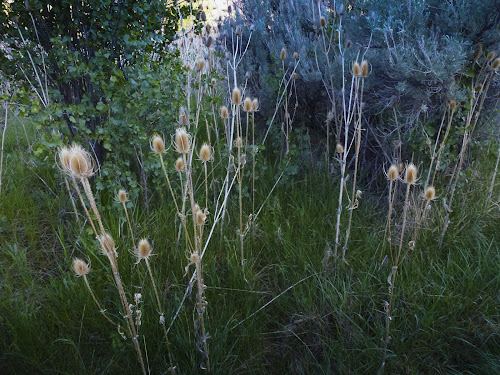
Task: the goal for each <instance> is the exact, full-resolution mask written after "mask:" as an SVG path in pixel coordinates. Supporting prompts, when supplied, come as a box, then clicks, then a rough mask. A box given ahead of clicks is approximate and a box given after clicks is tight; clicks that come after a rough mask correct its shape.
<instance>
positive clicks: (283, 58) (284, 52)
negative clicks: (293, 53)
mask: <svg viewBox="0 0 500 375" xmlns="http://www.w3.org/2000/svg"><path fill="white" fill-rule="evenodd" d="M280 59H281V60H285V59H286V49H285V48H284V47H283V48H282V49H281V52H280Z"/></svg>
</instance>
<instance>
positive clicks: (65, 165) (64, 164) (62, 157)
mask: <svg viewBox="0 0 500 375" xmlns="http://www.w3.org/2000/svg"><path fill="white" fill-rule="evenodd" d="M58 157H59V167H60V168H61V170H62V171H63V172H64V173H66V174H70V173H71V168H70V162H69V161H70V159H71V152H70V150H69V148H67V147H61V148H60V149H59V153H58Z"/></svg>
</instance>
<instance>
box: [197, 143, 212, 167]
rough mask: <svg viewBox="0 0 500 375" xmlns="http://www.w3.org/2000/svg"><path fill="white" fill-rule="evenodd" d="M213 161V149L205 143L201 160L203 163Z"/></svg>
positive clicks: (201, 151)
mask: <svg viewBox="0 0 500 375" xmlns="http://www.w3.org/2000/svg"><path fill="white" fill-rule="evenodd" d="M211 159H212V147H210V146H209V145H208V144H206V143H204V144H203V145H202V146H201V148H200V160H201V161H202V162H203V163H206V162H207V161H209V160H211Z"/></svg>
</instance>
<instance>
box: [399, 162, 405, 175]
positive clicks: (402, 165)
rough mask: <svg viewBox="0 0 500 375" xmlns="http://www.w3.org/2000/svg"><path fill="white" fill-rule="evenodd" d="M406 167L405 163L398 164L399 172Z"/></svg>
mask: <svg viewBox="0 0 500 375" xmlns="http://www.w3.org/2000/svg"><path fill="white" fill-rule="evenodd" d="M404 167H405V165H404V164H403V163H399V164H398V172H399V173H401V172H402V171H403V169H404Z"/></svg>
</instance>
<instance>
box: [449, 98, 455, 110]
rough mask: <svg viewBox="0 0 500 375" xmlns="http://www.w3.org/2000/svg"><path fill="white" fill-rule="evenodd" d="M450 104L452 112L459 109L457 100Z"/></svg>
mask: <svg viewBox="0 0 500 375" xmlns="http://www.w3.org/2000/svg"><path fill="white" fill-rule="evenodd" d="M449 104H450V108H451V109H452V110H455V109H456V108H457V102H456V101H455V100H450V102H449Z"/></svg>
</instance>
